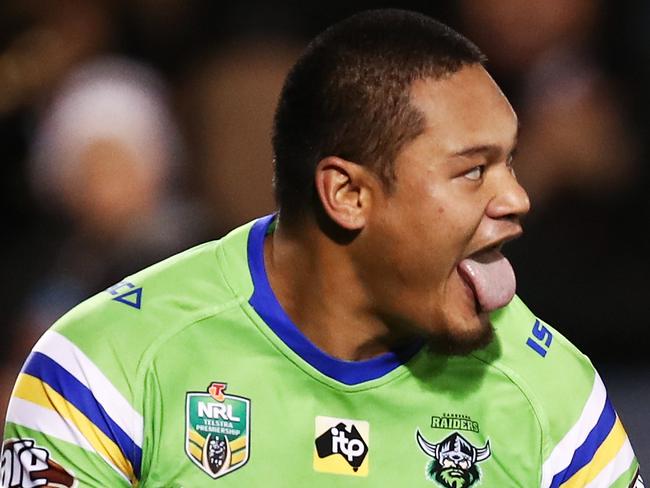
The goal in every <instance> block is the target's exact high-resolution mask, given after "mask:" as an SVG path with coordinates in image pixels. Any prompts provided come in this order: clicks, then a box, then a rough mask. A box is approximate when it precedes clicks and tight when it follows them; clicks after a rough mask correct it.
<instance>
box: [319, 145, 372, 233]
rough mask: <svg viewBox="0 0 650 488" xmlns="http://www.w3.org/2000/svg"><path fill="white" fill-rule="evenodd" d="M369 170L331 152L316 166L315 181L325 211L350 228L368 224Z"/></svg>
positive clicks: (338, 222) (357, 228) (358, 228)
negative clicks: (330, 154) (332, 154)
mask: <svg viewBox="0 0 650 488" xmlns="http://www.w3.org/2000/svg"><path fill="white" fill-rule="evenodd" d="M367 172H368V170H367V169H366V168H365V167H363V166H361V165H359V164H356V163H353V162H351V161H346V160H345V159H342V158H339V157H335V156H328V157H327V158H324V159H322V160H321V161H320V162H319V163H318V165H317V166H316V174H315V184H316V191H317V193H318V197H319V199H320V201H321V204H322V206H323V210H324V211H325V213H326V214H327V215H328V216H329V217H330V218H331V219H332V220H333V221H334V222H336V223H337V224H338V225H339V226H341V227H343V228H344V229H347V230H360V229H362V228H363V227H364V226H365V225H366V219H367V215H368V211H369V205H370V203H371V199H370V188H369V186H368V181H367V179H368V178H367Z"/></svg>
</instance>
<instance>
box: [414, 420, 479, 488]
mask: <svg viewBox="0 0 650 488" xmlns="http://www.w3.org/2000/svg"><path fill="white" fill-rule="evenodd" d="M416 439H417V441H418V444H419V446H420V449H422V450H423V451H424V452H425V453H426V454H427V455H429V456H431V458H432V459H431V462H430V463H429V465H428V466H427V475H428V477H429V479H431V480H432V481H435V482H437V483H439V484H440V485H441V486H443V487H445V488H468V487H470V486H472V485H473V484H474V483H476V482H477V481H478V480H479V478H480V471H479V469H478V466H477V463H480V462H481V461H485V460H486V459H487V458H489V457H490V454H491V452H490V441H488V442H487V443H486V444H485V446H484V447H482V448H480V449H477V448H476V447H474V446H473V445H472V444H470V443H469V442H468V441H467V439H465V438H464V437H463V436H462V435H460V434H459V433H457V432H454V433H453V434H451V435H449V436H448V437H447V438H446V439H444V440H443V441H442V442H439V443H438V444H432V443H430V442H428V441H427V440H426V439H425V438H424V437H422V434H420V431H419V430H418V431H417V434H416Z"/></svg>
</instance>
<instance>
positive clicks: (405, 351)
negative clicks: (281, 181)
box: [248, 214, 422, 385]
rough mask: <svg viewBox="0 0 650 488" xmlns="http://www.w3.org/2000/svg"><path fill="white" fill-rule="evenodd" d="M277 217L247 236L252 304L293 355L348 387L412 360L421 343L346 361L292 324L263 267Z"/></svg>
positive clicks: (267, 219) (257, 224) (264, 220)
mask: <svg viewBox="0 0 650 488" xmlns="http://www.w3.org/2000/svg"><path fill="white" fill-rule="evenodd" d="M274 219H275V214H272V215H268V216H266V217H263V218H261V219H259V220H257V221H256V222H255V223H254V224H253V227H252V228H251V231H250V233H249V235H248V266H249V269H250V273H251V277H252V279H253V286H254V291H253V295H252V296H251V298H250V300H249V301H248V302H249V304H250V305H251V306H252V307H253V309H254V310H255V312H257V314H258V315H259V316H260V317H261V318H262V319H263V320H264V322H266V324H267V325H268V326H269V327H270V328H271V330H272V331H273V332H274V333H275V334H276V335H277V336H278V337H279V338H280V340H282V342H284V343H285V344H286V345H287V346H288V347H289V348H290V349H291V350H292V351H293V352H295V353H296V354H297V355H298V356H300V357H301V358H302V359H303V360H304V361H306V362H307V363H309V364H310V365H311V366H312V367H314V368H316V369H317V370H318V371H320V372H321V373H322V374H324V375H326V376H328V377H330V378H333V379H335V380H337V381H339V382H341V383H344V384H346V385H357V384H359V383H363V382H366V381H370V380H374V379H377V378H380V377H382V376H384V375H386V374H387V373H389V372H391V371H392V370H394V369H395V368H397V367H399V366H401V365H402V364H404V363H405V362H407V361H408V360H409V359H411V358H412V357H413V356H414V355H415V354H416V353H417V352H418V351H419V350H420V349H421V347H422V342H421V341H418V342H416V343H413V344H409V345H407V346H406V347H402V348H400V349H396V350H394V351H390V352H387V353H384V354H382V355H380V356H376V357H374V358H371V359H367V360H364V361H344V360H341V359H337V358H335V357H333V356H330V355H329V354H327V353H326V352H324V351H322V350H321V349H319V348H318V347H316V346H315V345H314V344H313V343H312V342H311V341H310V340H309V339H307V337H306V336H305V335H304V334H303V333H302V332H301V331H300V329H299V328H298V327H297V326H296V325H295V324H294V323H293V322H292V321H291V319H290V318H289V316H288V315H287V313H286V312H285V311H284V309H283V308H282V305H280V302H279V301H278V299H277V297H276V296H275V293H274V292H273V290H272V289H271V285H270V283H269V279H268V276H267V274H266V266H265V264H264V238H265V236H266V235H267V233H268V231H269V228H270V226H271V224H272V223H273V221H274Z"/></svg>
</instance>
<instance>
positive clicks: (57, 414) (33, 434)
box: [0, 329, 143, 488]
mask: <svg viewBox="0 0 650 488" xmlns="http://www.w3.org/2000/svg"><path fill="white" fill-rule="evenodd" d="M142 430H143V420H142V416H141V415H140V414H139V413H138V412H137V411H136V410H135V409H134V408H133V407H132V405H131V402H130V401H129V400H128V399H127V398H126V397H125V395H124V394H123V393H122V392H120V391H119V390H118V389H117V388H116V387H115V386H114V385H113V383H112V382H111V381H110V380H109V379H108V377H107V376H106V374H105V373H104V372H103V371H102V370H101V369H100V368H99V367H98V366H97V365H96V364H95V362H94V361H93V360H92V359H91V358H90V357H89V356H88V355H86V354H85V353H84V352H83V351H82V350H81V349H80V348H79V347H78V346H77V345H76V344H75V343H73V342H72V341H71V340H70V339H69V338H67V337H66V336H65V335H63V334H62V333H60V332H59V331H57V330H56V329H54V330H50V331H48V332H47V333H46V334H45V335H44V336H43V338H41V340H40V341H39V342H38V343H37V344H36V346H35V347H34V350H33V351H32V353H31V354H30V356H29V357H28V359H27V361H26V363H25V365H24V367H23V369H22V370H21V372H20V375H19V376H18V379H17V381H16V385H15V387H14V390H13V392H12V396H11V400H10V403H9V408H8V412H7V419H6V425H5V432H4V442H3V446H2V467H1V483H0V486H3V487H11V488H14V487H34V486H59V487H72V486H89V487H106V486H111V487H113V486H115V487H118V486H132V485H135V484H137V480H138V478H139V470H140V464H141V457H142Z"/></svg>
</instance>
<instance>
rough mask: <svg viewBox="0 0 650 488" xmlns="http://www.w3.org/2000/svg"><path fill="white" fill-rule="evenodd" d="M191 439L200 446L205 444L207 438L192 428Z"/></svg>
mask: <svg viewBox="0 0 650 488" xmlns="http://www.w3.org/2000/svg"><path fill="white" fill-rule="evenodd" d="M190 440H191V441H192V442H193V443H194V444H196V445H197V446H199V447H200V448H203V444H205V439H204V438H203V437H202V436H201V434H199V433H198V432H197V431H195V430H194V429H190Z"/></svg>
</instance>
